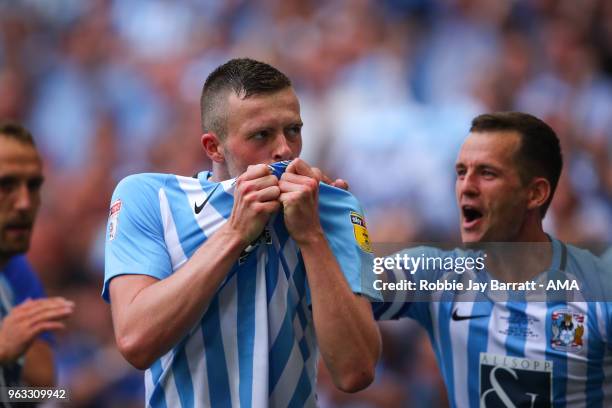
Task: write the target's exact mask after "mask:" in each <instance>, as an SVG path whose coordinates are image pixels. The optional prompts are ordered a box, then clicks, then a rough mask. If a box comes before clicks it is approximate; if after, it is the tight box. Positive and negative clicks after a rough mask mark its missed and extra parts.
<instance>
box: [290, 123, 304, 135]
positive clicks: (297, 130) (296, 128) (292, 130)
mask: <svg viewBox="0 0 612 408" xmlns="http://www.w3.org/2000/svg"><path fill="white" fill-rule="evenodd" d="M301 132H302V125H295V126H291V127H290V128H289V129H287V134H288V135H289V136H291V137H295V136H299V135H300V133H301Z"/></svg>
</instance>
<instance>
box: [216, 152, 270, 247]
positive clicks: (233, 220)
mask: <svg viewBox="0 0 612 408" xmlns="http://www.w3.org/2000/svg"><path fill="white" fill-rule="evenodd" d="M279 196H280V190H279V187H278V179H277V178H276V176H274V175H273V174H272V173H271V171H270V169H269V168H268V166H267V165H265V164H257V165H254V166H249V167H248V168H247V171H246V172H244V173H243V174H242V175H240V177H238V178H237V179H236V191H235V193H234V207H233V209H232V215H231V217H230V219H229V221H228V224H229V226H230V228H232V229H233V230H235V231H237V232H238V234H240V237H241V239H242V240H243V241H242V242H243V244H244V246H247V245H249V244H250V243H251V242H253V241H254V240H255V239H256V238H257V237H258V236H259V234H261V232H262V231H263V228H264V226H265V225H266V223H267V222H268V220H269V219H270V216H271V215H272V214H274V213H275V212H276V211H278V210H279V209H280V203H279V201H278V198H279Z"/></svg>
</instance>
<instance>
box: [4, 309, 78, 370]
mask: <svg viewBox="0 0 612 408" xmlns="http://www.w3.org/2000/svg"><path fill="white" fill-rule="evenodd" d="M73 311H74V303H73V302H71V301H69V300H66V299H64V298H61V297H55V298H49V299H36V300H26V301H25V302H23V303H21V304H20V305H18V306H15V307H14V308H13V309H11V312H10V313H9V314H8V315H7V316H6V317H5V318H4V319H3V320H2V325H1V326H0V364H5V363H9V362H13V361H16V360H17V359H18V358H19V357H21V356H22V355H24V354H25V353H26V351H28V349H29V348H30V346H31V345H32V342H33V341H34V340H35V339H36V337H38V335H40V334H41V333H42V332H44V331H49V330H60V329H64V328H65V324H64V320H66V319H67V318H68V317H70V315H72V312H73Z"/></svg>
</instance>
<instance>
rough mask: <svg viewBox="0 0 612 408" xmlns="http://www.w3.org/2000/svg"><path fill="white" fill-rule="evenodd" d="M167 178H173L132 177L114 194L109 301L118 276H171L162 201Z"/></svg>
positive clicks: (108, 233)
mask: <svg viewBox="0 0 612 408" xmlns="http://www.w3.org/2000/svg"><path fill="white" fill-rule="evenodd" d="M166 177H170V176H165V175H153V174H137V175H133V176H129V177H127V178H125V179H123V180H122V181H121V182H120V183H119V184H118V185H117V188H116V189H115V192H114V193H113V197H112V199H111V208H110V213H109V219H108V224H107V228H106V247H105V252H104V287H103V289H102V297H103V298H104V300H106V301H107V302H110V297H109V289H108V286H109V283H110V281H111V279H113V278H114V277H116V276H119V275H130V274H134V275H148V276H152V277H154V278H157V279H164V278H166V277H168V276H170V274H171V273H172V265H171V262H170V256H169V254H168V250H167V248H166V243H165V239H164V227H163V224H162V220H161V210H160V198H159V197H160V190H161V189H162V188H163V186H164V182H165V180H166Z"/></svg>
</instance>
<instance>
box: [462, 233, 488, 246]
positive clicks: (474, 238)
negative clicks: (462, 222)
mask: <svg viewBox="0 0 612 408" xmlns="http://www.w3.org/2000/svg"><path fill="white" fill-rule="evenodd" d="M461 242H463V243H464V244H466V245H474V244H479V243H482V242H486V239H485V234H484V233H482V232H480V231H466V230H461Z"/></svg>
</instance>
